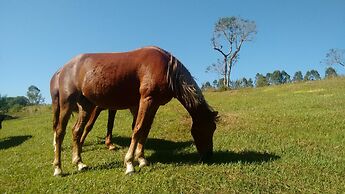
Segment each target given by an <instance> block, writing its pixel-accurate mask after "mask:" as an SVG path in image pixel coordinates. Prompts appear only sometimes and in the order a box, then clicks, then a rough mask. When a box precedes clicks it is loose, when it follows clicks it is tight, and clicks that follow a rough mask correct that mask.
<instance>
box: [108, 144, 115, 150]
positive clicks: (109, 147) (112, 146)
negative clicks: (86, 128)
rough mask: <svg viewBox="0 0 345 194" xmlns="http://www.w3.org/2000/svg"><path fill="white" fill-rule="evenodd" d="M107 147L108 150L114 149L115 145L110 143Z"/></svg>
mask: <svg viewBox="0 0 345 194" xmlns="http://www.w3.org/2000/svg"><path fill="white" fill-rule="evenodd" d="M108 149H109V150H116V146H115V145H113V144H111V145H109V146H108Z"/></svg>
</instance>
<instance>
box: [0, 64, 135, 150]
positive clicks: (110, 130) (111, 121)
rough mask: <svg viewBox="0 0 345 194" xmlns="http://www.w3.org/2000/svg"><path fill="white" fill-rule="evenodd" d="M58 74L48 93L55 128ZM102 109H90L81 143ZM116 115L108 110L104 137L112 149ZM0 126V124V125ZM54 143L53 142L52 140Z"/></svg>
mask: <svg viewBox="0 0 345 194" xmlns="http://www.w3.org/2000/svg"><path fill="white" fill-rule="evenodd" d="M59 75H60V70H58V71H57V72H56V73H55V74H54V75H53V77H52V78H51V80H50V95H51V98H52V109H53V125H54V129H55V128H56V126H57V124H58V121H59V115H60V107H59ZM74 111H78V108H77V107H75V108H74ZM101 111H102V109H101V108H99V107H95V110H93V111H92V114H91V116H90V119H89V121H88V122H87V124H86V126H85V129H84V132H83V135H82V136H81V138H80V143H81V145H84V142H85V139H86V137H87V135H88V134H89V132H90V131H91V129H92V127H93V125H94V124H95V122H96V119H97V117H98V116H99V114H100V113H101ZM131 112H132V114H133V123H132V125H134V124H135V123H134V122H135V117H136V110H132V109H131ZM115 115H116V110H111V109H109V110H108V123H107V136H106V137H105V145H106V146H107V147H108V149H109V150H114V149H115V148H116V147H115V145H114V144H113V143H112V133H113V127H114V119H115ZM0 126H1V125H0ZM0 129H1V128H0ZM54 145H55V142H54Z"/></svg>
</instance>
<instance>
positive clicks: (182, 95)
mask: <svg viewBox="0 0 345 194" xmlns="http://www.w3.org/2000/svg"><path fill="white" fill-rule="evenodd" d="M163 51H164V50H163ZM164 52H165V53H168V52H167V51H164ZM168 54H169V56H170V60H169V63H168V70H167V79H168V80H167V81H168V83H169V87H170V88H171V90H172V91H173V93H174V95H175V96H174V97H175V98H177V99H178V100H179V101H180V102H181V103H182V105H183V106H184V107H185V108H186V109H187V111H188V112H189V113H190V114H191V116H192V117H193V119H194V118H196V117H198V116H201V115H198V114H200V113H203V114H206V116H208V117H211V118H212V120H213V121H216V120H217V118H216V117H215V116H213V115H214V114H213V113H214V112H215V111H214V110H213V108H212V107H210V106H209V105H208V103H207V102H206V100H205V98H204V96H203V94H202V92H201V89H200V88H199V86H198V85H197V83H196V82H195V80H194V78H193V76H192V75H191V73H190V72H189V71H188V70H187V68H186V67H185V66H184V65H183V64H182V63H181V62H180V61H179V60H178V59H177V58H176V57H174V56H173V55H171V54H170V53H168ZM200 111H201V112H200ZM204 116H205V115H204Z"/></svg>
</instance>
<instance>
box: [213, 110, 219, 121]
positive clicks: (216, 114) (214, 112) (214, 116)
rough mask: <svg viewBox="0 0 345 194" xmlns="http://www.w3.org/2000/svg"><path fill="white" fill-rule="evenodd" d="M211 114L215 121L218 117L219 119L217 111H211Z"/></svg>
mask: <svg viewBox="0 0 345 194" xmlns="http://www.w3.org/2000/svg"><path fill="white" fill-rule="evenodd" d="M212 114H213V118H214V120H215V121H218V119H219V117H220V116H219V115H218V111H213V112H212Z"/></svg>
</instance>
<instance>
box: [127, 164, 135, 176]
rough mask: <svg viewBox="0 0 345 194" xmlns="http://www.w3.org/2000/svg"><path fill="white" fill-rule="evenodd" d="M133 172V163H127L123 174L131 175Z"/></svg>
mask: <svg viewBox="0 0 345 194" xmlns="http://www.w3.org/2000/svg"><path fill="white" fill-rule="evenodd" d="M134 173H135V169H134V167H133V165H132V164H128V165H127V168H126V172H125V174H126V175H132V174H134Z"/></svg>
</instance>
